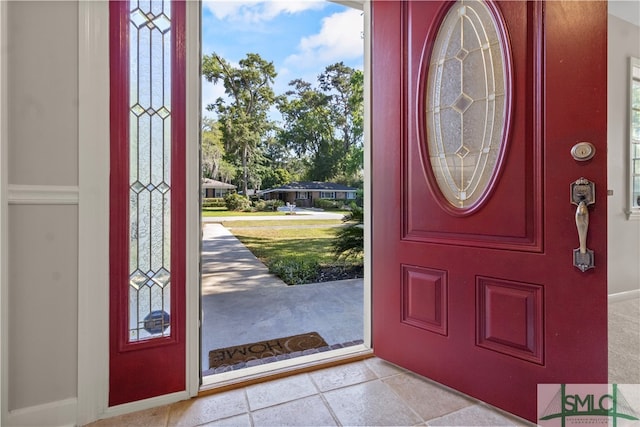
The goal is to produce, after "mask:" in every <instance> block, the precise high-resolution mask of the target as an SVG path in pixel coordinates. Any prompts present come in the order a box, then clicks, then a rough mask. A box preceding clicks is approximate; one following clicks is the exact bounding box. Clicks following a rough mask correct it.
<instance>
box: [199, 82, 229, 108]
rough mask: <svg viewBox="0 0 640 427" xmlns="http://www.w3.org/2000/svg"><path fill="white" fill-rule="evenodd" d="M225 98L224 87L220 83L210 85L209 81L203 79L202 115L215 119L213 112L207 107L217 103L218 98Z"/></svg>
mask: <svg viewBox="0 0 640 427" xmlns="http://www.w3.org/2000/svg"><path fill="white" fill-rule="evenodd" d="M221 97H222V98H225V97H226V94H225V93H224V86H223V85H222V84H221V83H219V84H217V85H214V84H213V83H209V82H208V81H207V79H205V78H204V77H203V78H202V115H203V116H205V117H214V116H215V113H214V112H213V111H209V110H207V106H208V105H210V104H213V103H214V102H216V99H218V98H221Z"/></svg>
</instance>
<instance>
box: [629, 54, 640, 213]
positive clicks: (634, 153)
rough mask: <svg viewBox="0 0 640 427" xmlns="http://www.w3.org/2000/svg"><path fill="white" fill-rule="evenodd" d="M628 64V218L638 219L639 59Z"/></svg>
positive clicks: (639, 199) (639, 163)
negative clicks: (629, 179) (629, 181)
mask: <svg viewBox="0 0 640 427" xmlns="http://www.w3.org/2000/svg"><path fill="white" fill-rule="evenodd" d="M629 64H630V67H629V75H630V88H629V101H630V102H629V124H630V126H629V142H630V144H629V145H630V160H631V162H630V172H631V173H630V178H631V183H630V185H629V188H630V192H629V195H630V197H629V199H630V200H629V216H630V217H638V218H640V59H639V58H630V61H629Z"/></svg>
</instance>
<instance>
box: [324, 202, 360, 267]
mask: <svg viewBox="0 0 640 427" xmlns="http://www.w3.org/2000/svg"><path fill="white" fill-rule="evenodd" d="M342 221H343V222H346V223H348V224H347V225H346V226H345V227H342V228H339V229H338V231H337V232H336V239H335V240H334V241H333V243H332V245H331V246H332V250H333V253H334V254H335V255H336V257H337V258H338V259H339V258H341V257H342V258H345V259H346V258H350V257H354V258H356V257H359V256H361V255H362V254H363V253H364V228H363V223H364V212H363V210H362V208H361V207H359V206H356V204H355V203H352V204H351V212H349V213H348V214H346V215H345V216H344V218H343V219H342Z"/></svg>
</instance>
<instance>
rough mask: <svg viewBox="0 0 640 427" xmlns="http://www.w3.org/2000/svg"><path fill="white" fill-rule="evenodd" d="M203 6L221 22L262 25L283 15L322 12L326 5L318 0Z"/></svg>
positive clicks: (206, 1)
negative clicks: (311, 11)
mask: <svg viewBox="0 0 640 427" xmlns="http://www.w3.org/2000/svg"><path fill="white" fill-rule="evenodd" d="M202 6H203V7H204V8H207V9H208V10H209V11H210V12H211V13H212V14H213V15H215V17H216V18H218V19H220V20H228V21H231V22H243V23H260V22H266V21H270V20H272V19H274V18H276V17H277V16H279V15H281V14H289V15H292V14H296V13H300V12H304V11H305V10H320V9H322V8H324V7H325V6H326V3H325V2H323V1H318V0H297V1H292V0H268V1H264V0H203V2H202Z"/></svg>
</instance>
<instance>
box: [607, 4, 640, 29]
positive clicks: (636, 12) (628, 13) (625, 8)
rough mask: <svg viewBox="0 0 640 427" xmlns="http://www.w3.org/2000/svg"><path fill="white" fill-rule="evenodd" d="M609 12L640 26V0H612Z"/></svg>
mask: <svg viewBox="0 0 640 427" xmlns="http://www.w3.org/2000/svg"><path fill="white" fill-rule="evenodd" d="M609 13H610V14H612V15H614V16H617V17H618V18H620V19H624V20H625V21H628V22H631V23H632V24H634V25H637V26H638V27H640V0H616V1H610V2H609Z"/></svg>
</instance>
